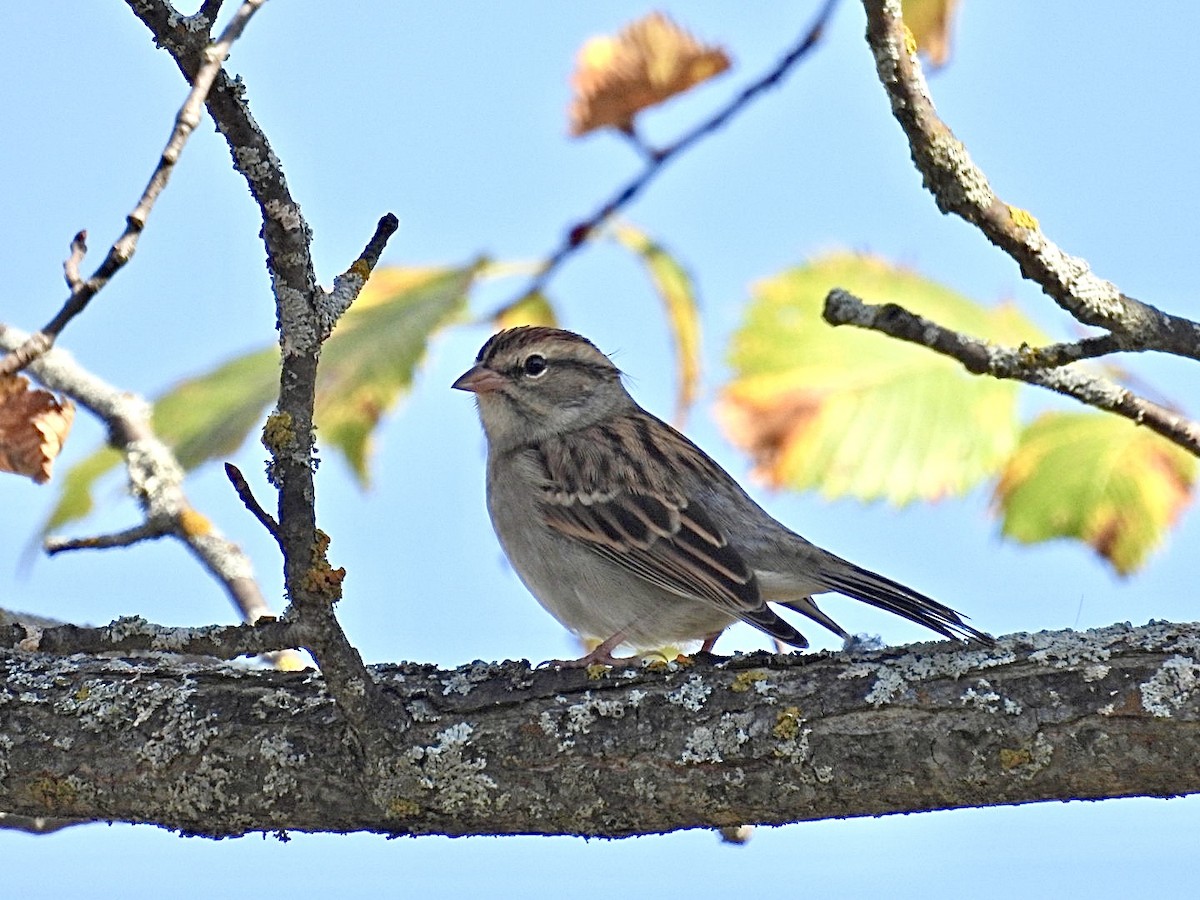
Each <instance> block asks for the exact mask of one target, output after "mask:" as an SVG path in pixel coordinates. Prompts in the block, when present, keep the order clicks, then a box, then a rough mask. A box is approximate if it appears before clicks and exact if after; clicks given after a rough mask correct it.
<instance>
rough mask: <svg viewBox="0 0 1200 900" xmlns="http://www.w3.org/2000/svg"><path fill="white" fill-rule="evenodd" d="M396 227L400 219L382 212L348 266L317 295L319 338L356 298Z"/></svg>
mask: <svg viewBox="0 0 1200 900" xmlns="http://www.w3.org/2000/svg"><path fill="white" fill-rule="evenodd" d="M399 227H400V220H399V219H397V218H396V217H395V216H394V215H393V214H392V213H388V214H386V215H385V216H383V217H382V218H381V219H380V220H379V224H378V225H377V226H375V233H374V234H373V235H371V239H370V240H369V241H368V242H367V246H366V247H364V248H363V252H362V253H360V254H359V257H358V259H356V260H355V261H354V262H353V263H351V265H350V268H349V269H347V270H346V271H345V272H343V273H342V274H341V275H339V276H338V277H337V278H335V279H333V290H331V291H329V292H327V293H326V294H325V295H324V297H322V298H321V300H320V302H319V307H318V310H317V313H318V316H319V317H320V319H321V334H322V337H321V340H325V339H326V338H328V337H329V335H330V334H332V333H333V326H334V325H336V324H337V320H338V319H339V318H341V316H342V313H344V312H345V311H346V310H347V309H349V308H350V304H351V303H353V302H354V301H355V300H356V299H357V298H358V295H359V292H360V291H362V289H363V286H364V285H365V284H366V283H367V279H368V278H370V277H371V272H372V271H373V270H374V268H375V264H376V263H378V262H379V257H380V256H381V255H382V254H383V248H384V247H386V246H387V242H388V239H389V238H391V236H392V235H393V234H395V233H396V229H397V228H399Z"/></svg>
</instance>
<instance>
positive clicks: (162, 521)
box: [0, 324, 273, 622]
mask: <svg viewBox="0 0 1200 900" xmlns="http://www.w3.org/2000/svg"><path fill="white" fill-rule="evenodd" d="M28 339H29V335H27V334H25V333H23V332H21V331H19V330H17V329H15V328H11V327H7V326H5V325H2V324H0V349H9V348H14V347H20V346H23V345H25V344H26V343H27V342H28ZM29 372H30V374H31V375H33V376H34V377H35V378H36V379H37V380H38V381H39V382H41V383H42V384H43V385H45V386H46V387H47V388H49V389H50V390H53V391H57V392H59V393H63V394H66V395H67V396H68V397H71V398H72V399H73V400H75V402H77V403H78V404H79V405H81V406H82V407H83V408H84V409H86V410H88V411H89V412H90V413H92V415H94V416H96V418H98V419H99V420H100V421H102V422H104V424H105V426H106V427H107V428H108V439H109V443H110V444H112V446H113V447H115V448H116V449H117V450H119V451H120V452H121V453H122V455H123V456H124V457H125V467H126V472H127V475H128V478H129V489H130V493H131V494H132V495H133V497H134V499H135V500H136V501H137V503H138V505H139V507H140V508H141V510H142V515H143V522H142V524H140V525H137V526H134V527H133V528H130V529H128V530H126V531H124V532H121V533H119V534H117V535H107V536H101V537H93V538H84V539H77V540H74V541H64V540H59V539H49V540H48V541H47V542H46V549H47V551H48V552H51V553H57V552H61V551H64V550H73V549H84V548H95V547H101V546H125V545H127V544H128V543H131V542H133V541H135V540H147V539H153V538H158V537H161V536H163V535H164V534H170V535H171V536H172V537H175V538H177V539H178V540H180V541H182V542H183V543H184V545H185V546H187V548H188V549H189V550H190V551H191V552H192V554H193V555H194V556H195V557H196V559H197V560H198V561H199V562H200V564H201V566H203V567H204V569H205V570H206V571H207V572H208V573H209V574H210V575H212V576H213V577H214V578H215V579H216V580H217V581H218V582H219V583H220V584H221V586H222V587H223V588H224V589H225V592H226V593H227V594H228V596H229V598H230V600H232V601H233V603H234V605H235V606H236V607H237V608H238V610H239V612H240V613H241V615H242V618H243V619H245V620H246V621H248V622H253V621H254V620H255V619H258V618H259V617H261V616H270V615H273V612H272V610H271V608H270V607H269V606H268V605H267V602H266V600H265V599H264V598H263V595H262V591H261V590H259V588H258V584H257V582H256V581H255V579H254V569H253V566H251V564H250V560H249V558H248V557H247V556H246V554H245V553H243V552H242V550H241V548H239V547H238V546H237V545H236V544H234V543H233V542H232V541H229V540H227V539H226V538H225V537H224V536H222V534H221V532H220V531H219V530H218V529H217V528H216V527H215V526H214V525H213V524H212V523H211V522H210V521H209V520H208V518H207V517H205V516H203V515H201V514H200V513H199V512H197V511H196V510H195V509H194V508H193V507H192V505H191V503H190V502H189V501H188V499H187V495H186V494H185V493H184V490H183V470H182V469H181V468H180V466H179V463H178V462H177V461H176V459H175V456H174V454H173V453H172V452H171V449H170V448H169V447H167V445H166V444H164V443H163V442H162V440H161V439H159V437H158V436H157V435H156V434H155V432H154V428H153V426H152V424H151V421H150V407H149V405H148V404H147V403H146V401H145V400H143V399H142V398H140V397H137V396H135V395H133V394H131V393H130V392H128V391H124V390H120V389H119V388H116V387H114V386H112V385H110V384H108V383H107V382H105V381H104V380H102V379H100V378H98V377H96V376H95V375H93V374H92V373H91V372H88V371H87V370H85V369H84V368H83V367H82V366H80V365H79V364H78V363H77V362H76V361H75V360H74V359H73V358H72V357H71V355H70V354H68V353H67V352H66V351H65V350H60V349H57V348H55V349H51V350H49V351H47V352H46V353H45V354H44V355H42V356H41V357H40V358H38V359H36V360H34V361H33V362H32V363H31V364H30V366H29Z"/></svg>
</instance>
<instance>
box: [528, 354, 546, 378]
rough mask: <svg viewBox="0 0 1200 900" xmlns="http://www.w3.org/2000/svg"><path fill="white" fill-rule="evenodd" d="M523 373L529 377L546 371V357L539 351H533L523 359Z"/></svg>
mask: <svg viewBox="0 0 1200 900" xmlns="http://www.w3.org/2000/svg"><path fill="white" fill-rule="evenodd" d="M523 369H524V371H525V374H526V375H528V376H529V377H530V378H537V377H539V376H540V375H542V374H543V373H544V372H545V371H546V357H544V356H542V355H541V354H540V353H533V354H531V355H530V356H529V357H528V358H526V360H525V365H524V366H523Z"/></svg>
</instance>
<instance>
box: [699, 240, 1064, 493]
mask: <svg viewBox="0 0 1200 900" xmlns="http://www.w3.org/2000/svg"><path fill="white" fill-rule="evenodd" d="M833 287H842V288H844V289H846V290H848V291H850V292H852V293H854V294H857V295H858V296H860V297H862V298H863V299H864V300H866V301H868V302H872V303H884V302H895V303H899V304H900V305H902V306H904V307H906V308H908V309H910V310H913V311H914V312H917V313H920V314H924V315H927V316H929V317H930V318H932V319H934V320H936V321H938V322H941V323H942V324H944V325H946V326H948V327H951V328H956V329H958V330H960V331H965V332H967V333H969V334H973V335H976V336H979V337H983V338H988V339H993V340H997V341H999V342H1003V343H1013V342H1015V341H1018V340H1025V341H1028V342H1030V343H1041V342H1042V338H1041V335H1040V334H1038V332H1037V331H1036V329H1034V328H1033V326H1031V325H1030V324H1029V323H1028V322H1025V321H1024V320H1023V319H1022V318H1021V317H1020V316H1019V314H1018V313H1017V312H1016V311H1015V310H1013V309H1011V308H1008V307H999V308H996V309H987V308H984V307H982V306H979V305H978V304H976V303H974V302H972V301H971V300H969V299H967V298H966V297H963V296H961V295H959V294H957V293H955V292H953V291H951V290H949V289H947V288H945V287H942V286H941V285H938V284H936V283H935V282H932V281H930V280H928V279H925V278H922V277H920V276H918V275H916V274H914V273H912V272H910V271H907V270H904V269H901V268H899V267H896V266H893V265H890V264H889V263H886V262H884V261H882V260H879V259H876V258H872V257H866V256H855V255H850V254H835V255H831V256H828V257H824V258H822V259H818V260H815V261H813V262H812V263H809V264H808V265H805V266H801V267H799V268H796V269H791V270H789V271H786V272H784V273H782V274H781V275H778V276H776V277H775V278H773V279H771V280H769V281H766V282H763V283H761V284H759V285H758V286H757V287H756V288H755V296H754V299H753V301H752V303H751V304H750V306H749V307H748V309H747V311H746V318H745V321H744V322H743V325H742V327H741V329H740V330H739V331H738V333H737V334H736V335H735V337H734V340H733V344H732V347H731V352H730V361H731V365H732V367H733V370H734V378H733V380H732V381H731V382H730V383H729V384H728V385H727V386H726V387H725V389H724V391H723V392H722V396H721V401H720V404H719V407H718V410H717V412H718V417H719V419H720V421H721V423H722V425H723V426H724V428H725V432H726V434H727V435H728V436H729V437H730V439H731V440H732V441H733V442H734V443H736V444H738V445H739V446H741V447H743V448H744V449H745V450H747V451H748V452H749V453H750V455H751V457H752V458H753V460H754V462H755V474H756V475H757V476H758V477H760V478H762V479H764V480H765V481H767V482H768V483H769V484H772V485H774V486H786V487H790V488H792V489H795V490H811V489H818V490H820V491H821V492H822V493H823V494H824V495H825V496H828V497H836V496H841V495H846V494H849V495H851V496H854V497H858V498H860V499H864V500H872V499H880V498H882V499H886V500H889V501H890V502H892V503H896V504H903V503H908V502H910V501H913V500H918V499H920V500H935V499H938V498H940V497H944V496H948V495H958V494H962V493H964V492H966V491H967V490H969V489H970V488H972V487H973V486H975V485H976V484H978V483H979V482H980V481H982V480H983V479H985V478H987V477H989V476H991V475H993V474H995V472H996V471H997V470H998V468H999V467H1000V465H1001V464H1002V463H1003V461H1004V460H1005V459H1006V458H1007V457H1008V454H1009V453H1010V452H1011V451H1012V448H1013V447H1014V446H1015V444H1016V437H1017V419H1016V391H1017V385H1016V384H1015V383H1014V382H1004V381H999V380H996V379H992V378H980V377H977V376H973V375H969V374H967V373H966V372H965V371H964V370H963V369H962V367H961V366H960V365H959V364H958V363H957V362H954V361H952V360H949V359H947V358H945V357H943V356H940V355H939V354H937V353H934V352H933V351H931V350H927V349H925V348H923V347H917V346H913V345H911V344H907V343H904V342H902V341H897V340H894V339H892V338H889V337H886V336H885V335H881V334H874V333H871V332H867V331H863V330H860V329H855V328H847V327H842V328H836V329H835V328H832V327H830V326H829V325H827V324H826V323H825V322H824V320H823V319H822V318H821V309H822V307H823V305H824V298H825V295H826V294H827V293H828V291H829V290H830V288H833Z"/></svg>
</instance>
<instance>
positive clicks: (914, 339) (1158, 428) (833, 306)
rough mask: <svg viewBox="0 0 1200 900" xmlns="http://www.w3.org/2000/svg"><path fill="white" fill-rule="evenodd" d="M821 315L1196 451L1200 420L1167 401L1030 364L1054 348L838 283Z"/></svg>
mask: <svg viewBox="0 0 1200 900" xmlns="http://www.w3.org/2000/svg"><path fill="white" fill-rule="evenodd" d="M824 315H825V321H826V322H828V323H829V324H831V325H855V326H858V327H859V328H866V329H870V330H872V331H878V332H881V333H883V334H886V335H889V336H891V337H894V338H899V339H900V340H904V341H909V342H911V343H914V344H920V345H921V346H923V347H928V348H929V349H931V350H936V351H937V352H938V353H941V354H943V355H944V356H949V357H951V358H952V359H956V360H958V361H959V362H960V363H962V364H963V366H964V367H965V368H966V369H967V370H968V371H969V372H973V373H974V374H976V375H992V376H994V377H996V378H1014V379H1017V380H1019V381H1024V382H1026V383H1028V384H1036V385H1038V386H1039V387H1044V388H1049V389H1050V390H1052V391H1056V392H1058V393H1060V394H1064V395H1066V396H1068V397H1073V398H1075V399H1076V400H1079V401H1080V402H1082V403H1085V404H1087V405H1088V406H1094V407H1096V408H1097V409H1103V410H1105V411H1107V412H1111V413H1116V414H1117V415H1119V416H1124V417H1125V418H1127V419H1129V420H1130V421H1132V422H1135V423H1137V424H1138V425H1145V426H1146V427H1147V428H1149V429H1150V430H1151V431H1154V432H1157V433H1158V434H1161V435H1162V436H1163V437H1165V438H1166V439H1167V440H1169V441H1172V442H1173V443H1176V444H1178V445H1179V446H1180V447H1183V448H1184V449H1185V450H1188V451H1190V452H1191V453H1193V454H1195V455H1197V456H1200V422H1194V421H1192V420H1190V419H1188V418H1186V417H1185V416H1182V415H1180V414H1179V413H1177V412H1175V411H1173V410H1171V409H1168V408H1167V407H1165V406H1162V405H1160V404H1158V403H1154V402H1153V401H1151V400H1147V399H1145V398H1143V397H1139V396H1138V395H1137V394H1134V393H1133V392H1132V391H1129V390H1127V389H1125V388H1123V387H1121V386H1120V385H1118V384H1115V383H1113V382H1111V381H1108V380H1106V379H1104V378H1097V377H1095V376H1092V375H1086V374H1084V373H1082V372H1077V371H1075V370H1073V369H1069V368H1036V367H1031V366H1030V355H1031V354H1032V356H1033V357H1034V358H1035V359H1036V357H1037V355H1038V354H1039V353H1040V352H1045V350H1048V349H1053V348H1043V350H1042V351H1039V350H1032V351H1029V352H1026V351H1025V350H1024V349H1010V348H1007V347H998V346H996V345H994V344H991V343H989V342H987V341H981V340H979V339H978V338H973V337H968V336H967V335H964V334H960V333H958V332H957V331H952V330H950V329H948V328H944V327H942V326H941V325H938V324H937V323H936V322H931V321H930V320H929V319H926V318H923V317H921V316H918V315H915V314H914V313H911V312H909V311H908V310H906V309H904V308H903V307H902V306H898V305H897V304H895V303H885V304H883V305H881V306H874V305H870V304H866V303H863V302H862V301H861V300H859V299H858V298H857V297H855V296H854V295H853V294H850V293H849V292H847V291H844V290H841V289H840V288H835V289H833V290H832V291H830V292H829V294H828V296H826V298H825V313H824ZM1057 346H1062V345H1057Z"/></svg>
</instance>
